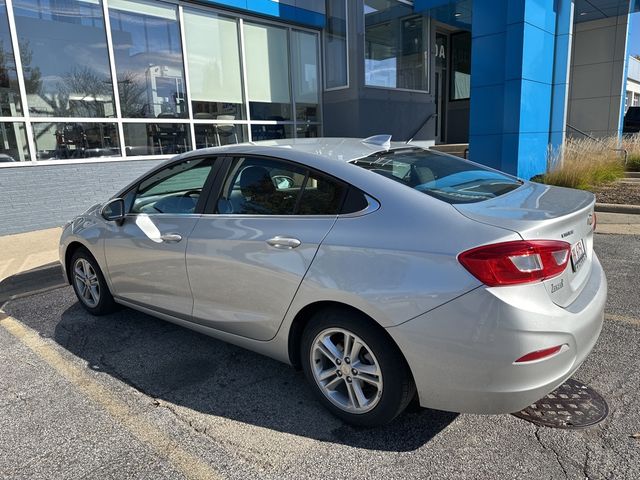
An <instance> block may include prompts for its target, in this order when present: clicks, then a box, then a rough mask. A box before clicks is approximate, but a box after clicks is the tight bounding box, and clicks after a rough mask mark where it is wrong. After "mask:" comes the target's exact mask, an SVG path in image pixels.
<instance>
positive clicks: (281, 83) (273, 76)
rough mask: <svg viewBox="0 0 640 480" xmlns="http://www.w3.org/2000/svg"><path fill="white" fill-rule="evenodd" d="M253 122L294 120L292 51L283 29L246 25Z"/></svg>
mask: <svg viewBox="0 0 640 480" xmlns="http://www.w3.org/2000/svg"><path fill="white" fill-rule="evenodd" d="M244 38H245V56H246V60H247V65H246V68H247V83H248V90H249V108H250V110H251V119H252V120H291V96H290V94H289V91H290V87H289V58H288V57H289V56H288V52H289V47H288V42H287V30H285V29H284V28H278V27H272V26H268V25H257V24H253V23H245V24H244Z"/></svg>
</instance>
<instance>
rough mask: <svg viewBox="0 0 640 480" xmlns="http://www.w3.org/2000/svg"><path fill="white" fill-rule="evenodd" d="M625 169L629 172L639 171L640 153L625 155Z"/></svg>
mask: <svg viewBox="0 0 640 480" xmlns="http://www.w3.org/2000/svg"><path fill="white" fill-rule="evenodd" d="M627 170H628V171H629V172H640V153H632V154H629V156H628V157H627Z"/></svg>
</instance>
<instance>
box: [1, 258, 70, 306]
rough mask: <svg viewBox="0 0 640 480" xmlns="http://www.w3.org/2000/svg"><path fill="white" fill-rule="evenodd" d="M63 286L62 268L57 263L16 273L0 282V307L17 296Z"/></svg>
mask: <svg viewBox="0 0 640 480" xmlns="http://www.w3.org/2000/svg"><path fill="white" fill-rule="evenodd" d="M64 285H66V282H65V279H64V278H63V276H62V267H61V266H60V264H59V263H58V262H53V263H49V264H47V265H43V266H42V267H38V268H34V269H33V270H28V271H26V272H22V273H17V274H15V275H12V276H10V277H7V278H5V279H4V280H2V281H0V306H2V305H3V304H4V303H5V302H6V301H8V300H11V299H12V298H14V297H17V296H22V295H25V294H28V293H37V292H40V291H43V290H49V289H52V288H58V287H63V286H64Z"/></svg>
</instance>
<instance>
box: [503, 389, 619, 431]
mask: <svg viewBox="0 0 640 480" xmlns="http://www.w3.org/2000/svg"><path fill="white" fill-rule="evenodd" d="M608 414H609V407H608V406H607V402H606V401H605V399H604V398H602V396H601V395H600V394H599V393H598V392H596V391H595V390H594V389H592V388H591V387H587V386H586V385H585V384H583V383H580V382H578V381H576V380H573V379H569V380H567V381H566V382H564V383H563V384H562V385H560V386H559V387H558V388H557V389H555V390H554V391H553V392H551V393H550V394H549V395H547V396H546V397H544V398H542V399H540V400H538V401H537V402H536V403H534V404H533V405H530V406H528V407H527V408H525V409H524V410H521V411H519V412H517V413H514V414H513V415H515V416H516V417H519V418H522V419H524V420H527V421H529V422H532V423H535V424H537V425H542V426H545V427H552V428H585V427H590V426H592V425H595V424H597V423H600V422H601V421H602V420H604V419H605V418H607V415H608Z"/></svg>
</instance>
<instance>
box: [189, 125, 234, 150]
mask: <svg viewBox="0 0 640 480" xmlns="http://www.w3.org/2000/svg"><path fill="white" fill-rule="evenodd" d="M195 132H196V148H208V147H218V146H221V145H232V144H235V143H242V142H246V141H247V129H246V126H245V125H238V124H235V123H220V124H204V123H203V124H196V126H195Z"/></svg>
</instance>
